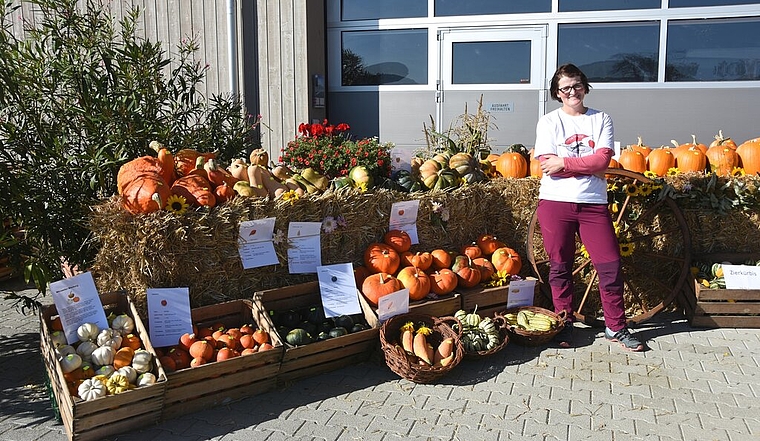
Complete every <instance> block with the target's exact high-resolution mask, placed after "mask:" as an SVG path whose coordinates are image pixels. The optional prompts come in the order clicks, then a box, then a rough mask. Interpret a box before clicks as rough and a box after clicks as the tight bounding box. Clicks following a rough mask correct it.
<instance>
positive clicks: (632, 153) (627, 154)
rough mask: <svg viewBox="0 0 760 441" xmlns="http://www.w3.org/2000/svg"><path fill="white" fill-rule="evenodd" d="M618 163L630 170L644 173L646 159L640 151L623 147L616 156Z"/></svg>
mask: <svg viewBox="0 0 760 441" xmlns="http://www.w3.org/2000/svg"><path fill="white" fill-rule="evenodd" d="M618 162H619V163H620V165H621V166H622V167H623V168H624V169H626V170H630V171H635V172H637V173H644V172H645V171H646V170H647V160H646V158H645V157H644V155H642V154H641V152H638V151H636V150H632V149H623V150H622V151H621V152H620V157H619V158H618Z"/></svg>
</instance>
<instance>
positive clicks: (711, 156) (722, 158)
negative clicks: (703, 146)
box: [707, 145, 739, 176]
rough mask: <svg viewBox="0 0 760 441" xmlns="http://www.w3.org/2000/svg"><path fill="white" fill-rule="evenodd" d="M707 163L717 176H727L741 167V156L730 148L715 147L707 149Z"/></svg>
mask: <svg viewBox="0 0 760 441" xmlns="http://www.w3.org/2000/svg"><path fill="white" fill-rule="evenodd" d="M707 161H708V162H709V165H710V170H712V171H713V172H715V174H717V175H718V176H727V175H730V174H731V172H733V171H734V167H738V166H739V155H738V154H737V153H736V150H734V149H732V148H730V147H724V146H722V145H714V146H712V147H710V148H708V149H707Z"/></svg>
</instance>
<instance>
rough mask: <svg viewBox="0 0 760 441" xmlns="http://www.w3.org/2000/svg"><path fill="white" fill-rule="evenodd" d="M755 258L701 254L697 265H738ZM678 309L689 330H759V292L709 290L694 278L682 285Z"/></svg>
mask: <svg viewBox="0 0 760 441" xmlns="http://www.w3.org/2000/svg"><path fill="white" fill-rule="evenodd" d="M757 258H758V256H757V255H755V254H731V253H721V254H705V255H701V256H698V257H697V260H699V261H701V262H732V263H735V264H737V265H738V264H741V263H742V262H744V261H746V260H747V259H752V260H756V259H757ZM684 285H685V286H684V289H683V291H682V295H681V296H680V297H679V302H678V303H679V305H680V306H681V307H682V308H683V310H684V313H685V315H686V317H687V318H688V320H689V323H690V324H691V325H692V326H698V327H706V328H760V290H753V289H709V288H707V287H705V286H703V285H701V284H700V283H699V282H697V280H696V279H695V278H694V277H691V276H690V277H689V279H688V280H687V281H686V283H685V284H684Z"/></svg>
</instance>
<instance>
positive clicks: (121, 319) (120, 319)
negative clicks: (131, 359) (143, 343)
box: [111, 314, 135, 335]
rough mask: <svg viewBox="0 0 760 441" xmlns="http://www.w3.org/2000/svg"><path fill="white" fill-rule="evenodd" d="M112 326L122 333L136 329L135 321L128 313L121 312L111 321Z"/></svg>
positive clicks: (125, 333)
mask: <svg viewBox="0 0 760 441" xmlns="http://www.w3.org/2000/svg"><path fill="white" fill-rule="evenodd" d="M111 328H113V330H114V331H116V332H117V333H119V334H121V335H127V334H129V333H131V332H132V331H133V330H134V329H135V321H134V320H132V317H130V316H128V315H127V314H119V315H117V316H116V317H114V319H113V321H112V322H111Z"/></svg>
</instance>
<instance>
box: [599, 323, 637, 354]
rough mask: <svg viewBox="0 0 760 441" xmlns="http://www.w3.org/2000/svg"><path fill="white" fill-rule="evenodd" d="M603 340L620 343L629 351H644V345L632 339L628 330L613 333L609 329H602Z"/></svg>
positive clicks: (634, 338)
mask: <svg viewBox="0 0 760 441" xmlns="http://www.w3.org/2000/svg"><path fill="white" fill-rule="evenodd" d="M604 338H606V339H607V340H609V341H616V342H618V343H620V344H621V345H622V346H623V347H624V348H626V349H628V350H629V351H633V352H641V351H643V350H644V344H643V343H641V342H640V341H639V339H638V338H636V337H634V336H633V334H631V331H629V330H628V328H623V329H621V330H619V331H618V332H614V333H613V332H612V331H611V330H610V328H604Z"/></svg>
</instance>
